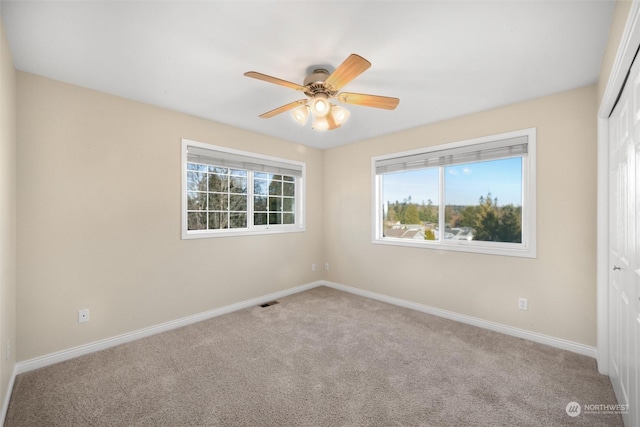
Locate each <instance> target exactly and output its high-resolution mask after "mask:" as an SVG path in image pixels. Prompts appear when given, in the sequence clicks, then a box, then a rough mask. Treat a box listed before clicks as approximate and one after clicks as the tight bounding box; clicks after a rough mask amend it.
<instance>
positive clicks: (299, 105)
mask: <svg viewBox="0 0 640 427" xmlns="http://www.w3.org/2000/svg"><path fill="white" fill-rule="evenodd" d="M369 67H371V63H370V62H369V61H367V60H366V59H364V58H363V57H361V56H359V55H356V54H355V53H352V54H351V55H349V57H348V58H347V59H345V60H344V62H343V63H342V64H340V65H339V66H338V68H336V69H335V71H334V72H333V73H329V71H327V70H326V69H324V68H318V69H316V70H314V71H313V73H311V74H310V75H308V76H307V78H306V79H304V82H303V84H302V85H299V84H297V83H292V82H289V81H286V80H282V79H278V78H276V77H271V76H268V75H266V74H262V73H258V72H255V71H248V72H246V73H244V75H245V76H247V77H252V78H254V79H258V80H264V81H265V82H269V83H275V84H278V85H281V86H285V87H288V88H291V89H295V90H299V91H301V92H303V93H304V94H305V95H307V96H308V97H309V98H310V99H300V100H298V101H293V102H290V103H289V104H285V105H283V106H281V107H278V108H276V109H274V110H271V111H267V112H266V113H264V114H261V115H260V117H262V118H264V119H268V118H271V117H273V116H275V115H278V114H280V113H284V112H285V111H290V110H293V111H292V115H293V118H294V119H295V120H296V121H297V122H298V123H300V124H301V125H304V124H305V123H306V122H307V119H308V117H309V113H312V114H313V117H314V120H313V124H312V128H313V129H315V130H332V129H336V128H339V127H340V126H342V124H343V123H345V122H346V121H347V119H348V118H349V110H347V109H346V108H344V107H341V106H339V105H335V104H332V103H331V102H330V99H331V98H336V99H337V100H338V101H340V102H342V103H343V104H354V105H363V106H365V107H375V108H384V109H387V110H393V109H395V108H396V107H397V106H398V103H399V102H400V100H399V99H398V98H390V97H387V96H379V95H366V94H362V93H351V92H341V93H338V91H339V90H340V89H341V88H342V87H343V86H344V85H346V84H347V83H349V82H350V81H351V80H353V79H355V78H356V77H358V76H359V75H360V74H362V73H363V72H364V71H366V70H367V69H368V68H369Z"/></svg>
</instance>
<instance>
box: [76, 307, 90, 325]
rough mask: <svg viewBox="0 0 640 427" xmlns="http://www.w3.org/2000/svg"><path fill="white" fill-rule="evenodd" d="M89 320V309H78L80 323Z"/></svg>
mask: <svg viewBox="0 0 640 427" xmlns="http://www.w3.org/2000/svg"><path fill="white" fill-rule="evenodd" d="M88 321H89V309H88V308H83V309H82V310H78V323H85V322H88Z"/></svg>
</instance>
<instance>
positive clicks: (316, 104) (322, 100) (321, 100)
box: [310, 93, 331, 117]
mask: <svg viewBox="0 0 640 427" xmlns="http://www.w3.org/2000/svg"><path fill="white" fill-rule="evenodd" d="M310 107H311V112H312V113H313V115H314V116H316V117H324V116H326V115H327V114H329V112H331V104H330V103H329V99H328V96H327V94H326V93H317V94H315V95H314V96H313V99H312V100H311V103H310Z"/></svg>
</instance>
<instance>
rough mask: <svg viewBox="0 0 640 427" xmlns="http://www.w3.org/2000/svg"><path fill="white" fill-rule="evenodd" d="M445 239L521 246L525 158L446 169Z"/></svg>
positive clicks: (462, 165)
mask: <svg viewBox="0 0 640 427" xmlns="http://www.w3.org/2000/svg"><path fill="white" fill-rule="evenodd" d="M444 187H445V189H444V194H445V202H446V205H445V222H446V229H445V239H452V240H480V241H492V242H511V243H521V242H522V158H521V157H515V158H511V159H500V160H492V161H488V162H477V163H465V164H460V165H453V166H447V167H445V185H444Z"/></svg>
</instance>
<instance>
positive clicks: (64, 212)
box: [17, 72, 324, 361]
mask: <svg viewBox="0 0 640 427" xmlns="http://www.w3.org/2000/svg"><path fill="white" fill-rule="evenodd" d="M17 74H18V128H17V129H18V140H19V141H20V144H19V147H18V218H19V220H18V235H19V240H18V282H19V284H20V286H19V289H18V304H17V312H18V340H19V349H18V350H19V352H18V360H20V361H24V360H27V359H31V358H33V357H37V356H42V355H46V354H50V353H52V352H55V351H59V350H64V349H68V348H71V347H74V346H77V345H80V344H85V343H89V342H92V341H96V340H99V339H104V338H109V337H113V336H116V335H118V334H122V333H126V332H131V331H135V330H138V329H141V328H144V327H149V326H152V325H157V324H160V323H163V322H167V321H170V320H174V319H179V318H182V317H185V316H188V315H193V314H196V313H200V312H204V311H207V310H211V309H214V308H217V307H221V306H225V305H228V304H232V303H237V302H239V301H244V300H247V299H250V298H254V297H258V296H262V295H266V294H269V293H272V292H276V291H280V290H284V289H288V288H291V287H294V286H298V285H303V284H307V283H311V282H314V281H316V280H320V279H321V278H322V277H321V275H322V270H318V271H317V272H314V273H312V272H311V264H312V263H318V264H321V263H322V262H323V261H324V258H323V252H322V250H323V247H322V241H323V236H324V233H323V217H322V214H323V212H322V200H323V199H322V197H323V191H322V185H323V182H322V179H323V178H322V172H323V153H322V151H320V150H317V149H312V148H308V147H304V146H301V145H295V144H291V143H287V142H284V141H281V140H277V139H273V138H268V137H265V136H260V135H257V134H255V133H251V132H246V131H242V130H239V129H236V128H232V127H229V126H224V125H221V124H216V123H213V122H210V121H206V120H202V119H198V118H194V117H191V116H187V115H183V114H179V113H176V112H171V111H167V110H164V109H160V108H155V107H152V106H149V105H145V104H141V103H137V102H132V101H129V100H125V99H122V98H118V97H115V96H110V95H106V94H103V93H99V92H95V91H91V90H87V89H83V88H80V87H78V86H72V85H68V84H64V83H60V82H57V81H53V80H50V79H46V78H43V77H38V76H35V75H32V74H27V73H22V72H18V73H17ZM181 138H188V139H192V140H197V141H202V142H206V143H211V144H217V145H223V146H231V147H234V148H236V149H240V150H248V151H254V152H257V153H264V154H268V155H272V156H277V157H282V158H287V159H292V160H297V161H303V162H306V164H307V183H306V188H307V205H306V207H307V231H306V232H305V233H288V234H278V235H261V236H248V237H234V238H216V239H195V240H181V239H180V206H181V205H180V194H181V193H180V147H181V145H180V140H181ZM81 308H89V309H90V312H91V321H90V322H89V323H85V324H81V325H80V324H78V321H77V312H78V309H81Z"/></svg>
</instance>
